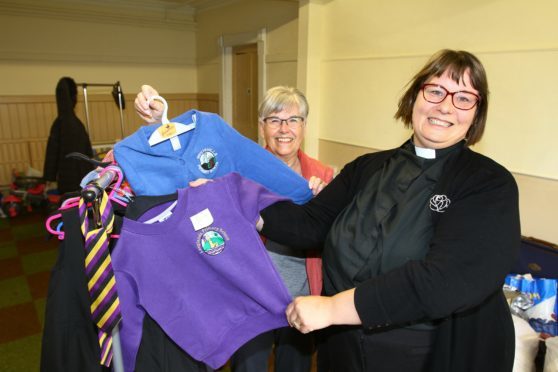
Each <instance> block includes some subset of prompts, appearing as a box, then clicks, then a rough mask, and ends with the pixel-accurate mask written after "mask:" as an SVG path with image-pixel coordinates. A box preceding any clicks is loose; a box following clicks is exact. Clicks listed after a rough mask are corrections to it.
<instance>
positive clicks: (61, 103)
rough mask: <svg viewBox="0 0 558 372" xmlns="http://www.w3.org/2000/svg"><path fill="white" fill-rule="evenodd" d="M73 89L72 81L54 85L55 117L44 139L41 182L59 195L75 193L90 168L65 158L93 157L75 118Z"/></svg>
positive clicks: (69, 79) (75, 93) (83, 130)
mask: <svg viewBox="0 0 558 372" xmlns="http://www.w3.org/2000/svg"><path fill="white" fill-rule="evenodd" d="M76 103H77V85H76V83H75V81H74V79H72V78H70V77H63V78H61V79H60V80H59V81H58V84H57V85H56V106H57V108H58V116H57V117H56V119H55V120H54V122H53V124H52V126H51V128H50V134H49V137H48V142H47V148H46V154H45V163H44V167H43V178H44V179H45V181H47V182H48V183H49V184H48V185H47V189H48V188H52V186H53V183H54V182H56V184H57V186H56V188H57V189H58V191H59V192H60V193H61V194H64V193H67V192H72V191H78V190H79V189H80V182H81V180H82V179H83V177H85V175H87V173H89V172H90V171H91V170H93V168H94V166H93V165H92V164H91V163H89V162H87V161H84V160H79V159H72V158H70V159H68V158H66V155H67V154H69V153H71V152H79V153H81V154H83V155H86V156H87V157H89V158H91V157H93V148H92V147H91V141H90V139H89V135H88V134H87V131H86V130H85V126H84V125H83V123H82V122H81V120H80V119H79V118H78V117H77V116H76V114H75V111H74V110H75V107H76Z"/></svg>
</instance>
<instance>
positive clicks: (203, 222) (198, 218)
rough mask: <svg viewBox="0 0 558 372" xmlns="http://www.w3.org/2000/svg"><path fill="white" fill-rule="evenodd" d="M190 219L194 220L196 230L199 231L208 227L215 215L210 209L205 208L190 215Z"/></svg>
mask: <svg viewBox="0 0 558 372" xmlns="http://www.w3.org/2000/svg"><path fill="white" fill-rule="evenodd" d="M190 221H192V225H193V226H194V230H195V231H198V230H201V229H203V228H204V227H207V226H209V225H211V224H212V223H213V216H212V215H211V212H210V211H209V209H207V208H205V209H204V210H203V211H201V212H200V213H197V214H195V215H193V216H191V217H190Z"/></svg>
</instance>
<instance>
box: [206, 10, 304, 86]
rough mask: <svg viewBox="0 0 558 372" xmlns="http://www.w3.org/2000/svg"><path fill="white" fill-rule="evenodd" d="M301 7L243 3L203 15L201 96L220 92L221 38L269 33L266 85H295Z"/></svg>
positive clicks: (267, 34)
mask: <svg viewBox="0 0 558 372" xmlns="http://www.w3.org/2000/svg"><path fill="white" fill-rule="evenodd" d="M297 17H298V4H297V3H296V2H294V1H284V0H283V1H279V0H277V1H272V0H267V1H262V0H242V1H238V2H233V3H232V4H231V5H229V6H225V7H221V8H218V9H214V10H207V11H204V12H201V13H200V14H198V16H197V17H196V22H197V32H198V33H197V35H198V39H197V44H198V49H197V56H198V87H199V92H200V93H216V92H219V91H220V89H221V48H220V46H219V44H218V42H219V38H220V37H221V36H225V37H227V36H229V37H234V36H235V35H242V34H257V33H258V32H259V31H260V30H262V29H265V30H266V41H265V45H266V51H265V56H264V60H265V70H266V81H265V85H266V86H267V87H271V86H273V85H278V84H287V85H295V84H296V61H297V38H298V36H297V35H298V33H297V27H298V22H297Z"/></svg>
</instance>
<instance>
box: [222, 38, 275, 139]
mask: <svg viewBox="0 0 558 372" xmlns="http://www.w3.org/2000/svg"><path fill="white" fill-rule="evenodd" d="M244 44H256V45H257V46H258V104H259V103H261V102H262V99H263V95H264V92H265V91H266V89H267V87H266V85H267V84H266V76H267V72H266V68H265V54H266V29H265V28H262V29H260V30H259V31H256V32H246V33H241V34H228V35H221V36H220V37H219V47H220V48H221V100H220V110H221V116H222V117H223V119H225V121H226V122H227V123H232V117H233V115H232V114H233V113H232V110H233V104H232V63H233V58H232V48H233V47H234V46H237V45H244ZM258 142H259V143H260V144H262V143H263V139H262V138H260V136H259V131H258Z"/></svg>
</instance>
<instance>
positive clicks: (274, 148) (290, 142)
mask: <svg viewBox="0 0 558 372" xmlns="http://www.w3.org/2000/svg"><path fill="white" fill-rule="evenodd" d="M269 116H276V117H278V118H280V119H288V118H290V117H291V116H302V115H301V113H300V110H299V108H298V106H297V105H291V106H289V107H286V108H284V109H283V110H281V111H277V112H273V113H271V114H270V115H269ZM305 128H306V125H305V124H302V125H300V126H298V128H291V127H289V126H288V125H287V123H286V122H282V123H281V125H280V126H279V127H278V128H272V127H271V126H270V125H267V124H265V123H263V122H262V121H260V135H261V136H262V137H263V138H264V139H265V143H266V144H267V146H269V149H270V150H271V152H272V153H273V154H274V155H275V156H277V157H278V158H280V159H282V160H283V161H284V162H286V163H289V160H290V159H293V158H294V157H296V155H297V152H298V149H299V148H300V146H301V144H302V141H303V140H304V131H305Z"/></svg>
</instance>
